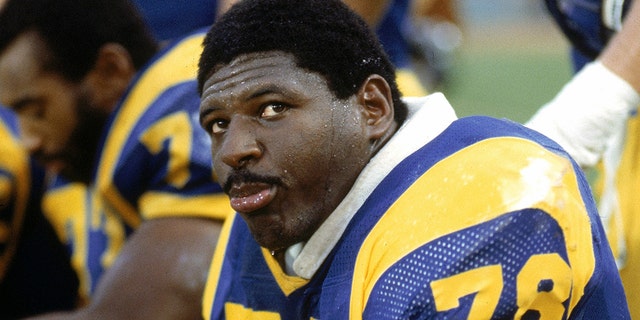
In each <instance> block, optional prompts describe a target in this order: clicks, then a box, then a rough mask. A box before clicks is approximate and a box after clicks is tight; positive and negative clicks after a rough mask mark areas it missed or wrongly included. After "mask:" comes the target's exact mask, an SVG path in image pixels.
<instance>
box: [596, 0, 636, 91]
mask: <svg viewBox="0 0 640 320" xmlns="http://www.w3.org/2000/svg"><path fill="white" fill-rule="evenodd" d="M638 36H640V4H638V1H633V3H632V4H631V9H630V10H629V12H628V13H627V16H626V18H625V20H624V23H623V26H622V29H621V30H620V31H619V32H618V33H617V34H616V35H615V36H614V37H613V38H612V39H611V41H610V42H609V44H608V45H607V47H606V48H605V50H604V51H603V52H602V53H601V54H600V57H599V59H600V61H602V64H603V65H604V66H605V67H607V68H609V69H610V70H611V71H613V72H614V73H615V74H617V75H618V76H620V77H621V78H622V79H624V80H625V81H627V82H628V83H629V84H630V85H631V86H632V87H633V88H634V89H635V90H636V91H638V92H640V41H638Z"/></svg>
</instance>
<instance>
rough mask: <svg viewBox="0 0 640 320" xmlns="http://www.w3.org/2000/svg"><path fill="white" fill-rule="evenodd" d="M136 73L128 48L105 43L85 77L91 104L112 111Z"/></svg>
mask: <svg viewBox="0 0 640 320" xmlns="http://www.w3.org/2000/svg"><path fill="white" fill-rule="evenodd" d="M135 73H136V68H135V66H134V64H133V60H132V58H131V55H130V54H129V51H127V49H125V48H124V47H123V46H122V45H120V44H117V43H107V44H104V45H103V46H102V47H101V48H100V50H99V51H98V55H97V57H96V61H95V63H94V65H93V68H92V69H91V70H90V71H89V73H88V74H87V76H86V77H85V79H84V82H85V84H86V85H87V89H88V93H89V97H90V99H91V104H92V105H93V106H96V107H99V108H101V109H102V110H103V111H108V112H110V111H111V110H112V109H113V107H115V105H116V103H117V102H118V100H119V99H120V98H121V97H122V95H123V94H124V92H125V90H126V89H127V87H128V86H129V83H130V82H131V79H132V78H133V76H134V75H135Z"/></svg>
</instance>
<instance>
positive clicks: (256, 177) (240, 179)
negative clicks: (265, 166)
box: [222, 170, 282, 194]
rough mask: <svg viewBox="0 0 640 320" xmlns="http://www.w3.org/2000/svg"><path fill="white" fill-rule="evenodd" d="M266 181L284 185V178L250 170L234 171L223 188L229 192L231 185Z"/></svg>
mask: <svg viewBox="0 0 640 320" xmlns="http://www.w3.org/2000/svg"><path fill="white" fill-rule="evenodd" d="M252 182H253V183H266V184H273V185H282V180H281V179H280V178H278V177H273V176H265V175H260V174H256V173H253V172H250V171H248V170H238V171H233V172H232V173H231V174H230V175H229V176H228V177H227V180H226V181H225V182H224V185H223V186H222V189H223V190H224V192H225V193H226V194H229V191H230V190H231V187H232V186H233V185H234V184H238V183H252Z"/></svg>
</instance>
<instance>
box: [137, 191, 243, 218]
mask: <svg viewBox="0 0 640 320" xmlns="http://www.w3.org/2000/svg"><path fill="white" fill-rule="evenodd" d="M140 209H141V210H142V211H143V212H145V218H147V219H153V218H162V217H168V216H180V215H184V216H190V217H196V216H198V217H203V218H214V219H220V220H223V219H226V217H228V216H230V215H232V214H233V212H234V211H233V209H231V205H230V204H229V198H228V197H227V195H226V194H224V193H217V194H210V195H203V196H197V197H181V196H179V195H176V194H172V193H162V192H147V193H145V194H144V195H143V196H142V197H141V199H140Z"/></svg>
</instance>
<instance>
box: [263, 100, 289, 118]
mask: <svg viewBox="0 0 640 320" xmlns="http://www.w3.org/2000/svg"><path fill="white" fill-rule="evenodd" d="M287 110H289V107H288V106H287V105H284V104H282V103H270V104H268V105H266V106H264V108H262V113H261V114H260V117H261V118H271V117H275V116H277V115H279V114H281V113H283V112H285V111H287Z"/></svg>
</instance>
